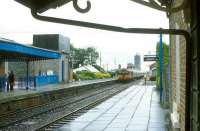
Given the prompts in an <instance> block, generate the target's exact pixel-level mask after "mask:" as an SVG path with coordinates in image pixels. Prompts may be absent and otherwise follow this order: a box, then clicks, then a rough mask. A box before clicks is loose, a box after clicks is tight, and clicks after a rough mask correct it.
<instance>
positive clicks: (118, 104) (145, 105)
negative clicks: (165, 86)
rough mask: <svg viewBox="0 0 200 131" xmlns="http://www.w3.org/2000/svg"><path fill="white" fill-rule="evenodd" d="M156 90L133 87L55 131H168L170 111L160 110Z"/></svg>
mask: <svg viewBox="0 0 200 131" xmlns="http://www.w3.org/2000/svg"><path fill="white" fill-rule="evenodd" d="M154 87H155V86H153V85H134V86H131V87H130V88H128V89H126V90H125V91H123V92H121V93H119V94H117V95H115V96H114V97H112V98H110V99H108V100H106V101H105V102H103V103H101V104H99V105H97V106H96V107H94V108H92V109H90V110H88V111H87V112H86V113H84V114H82V115H80V116H78V115H75V116H73V117H71V118H69V119H68V120H64V121H63V123H65V124H64V125H62V126H60V127H59V128H58V129H56V130H58V131H167V130H166V125H167V122H166V120H165V116H166V114H167V111H166V110H163V109H162V108H161V107H160V103H159V94H158V92H157V91H156V90H155V88H154ZM58 125H59V124H58ZM54 126H56V125H54ZM47 130H48V129H47ZM49 130H51V128H50V129H49Z"/></svg>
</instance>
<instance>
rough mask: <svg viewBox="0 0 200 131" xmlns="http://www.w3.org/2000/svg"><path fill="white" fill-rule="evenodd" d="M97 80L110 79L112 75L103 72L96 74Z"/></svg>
mask: <svg viewBox="0 0 200 131" xmlns="http://www.w3.org/2000/svg"><path fill="white" fill-rule="evenodd" d="M95 76H96V78H98V79H102V78H110V77H111V74H109V73H102V72H97V73H95Z"/></svg>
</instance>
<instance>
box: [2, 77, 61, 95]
mask: <svg viewBox="0 0 200 131" xmlns="http://www.w3.org/2000/svg"><path fill="white" fill-rule="evenodd" d="M56 83H58V76H57V75H50V76H35V77H32V76H30V77H28V78H27V77H18V78H17V79H16V80H15V85H14V89H31V90H36V88H37V87H40V86H45V85H48V84H56ZM7 84H8V79H7V78H5V77H0V91H6V90H7Z"/></svg>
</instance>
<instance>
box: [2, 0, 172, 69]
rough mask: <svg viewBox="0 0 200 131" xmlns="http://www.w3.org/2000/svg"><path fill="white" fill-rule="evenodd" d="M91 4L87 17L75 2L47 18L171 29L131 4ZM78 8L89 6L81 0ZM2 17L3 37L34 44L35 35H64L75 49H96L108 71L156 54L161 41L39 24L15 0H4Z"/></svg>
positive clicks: (125, 0) (162, 18)
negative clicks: (135, 56)
mask: <svg viewBox="0 0 200 131" xmlns="http://www.w3.org/2000/svg"><path fill="white" fill-rule="evenodd" d="M90 1H91V4H92V7H91V10H90V11H89V12H88V13H86V14H80V13H78V12H77V11H75V9H74V8H73V6H72V2H70V3H69V4H67V5H65V6H62V7H61V8H58V9H56V10H50V11H47V12H45V13H44V14H45V15H51V16H56V17H62V18H68V19H75V20H84V21H88V22H96V23H102V24H109V25H116V26H122V27H130V28H134V27H143V28H144V27H146V28H168V26H169V25H168V19H167V17H166V14H165V13H164V12H160V11H157V10H154V9H151V8H148V7H144V6H141V5H139V4H136V3H134V2H132V1H130V0H90ZM79 5H80V6H81V7H84V6H86V0H79ZM0 16H1V20H0V37H4V38H9V39H12V40H15V41H17V42H20V43H23V44H31V43H32V35H33V34H52V33H53V34H55V33H56V34H62V35H64V36H67V37H69V38H70V41H71V43H73V45H74V46H75V47H88V46H94V47H96V48H97V50H98V51H99V52H101V54H102V63H103V64H102V65H104V66H106V65H109V68H112V67H114V66H115V64H116V65H118V64H122V65H123V66H125V65H126V64H127V63H128V62H132V63H133V62H134V55H135V54H136V53H139V54H141V55H142V56H143V55H144V54H148V53H150V52H154V51H155V46H156V42H157V41H159V36H158V35H142V34H127V33H117V32H110V31H102V30H95V29H89V28H83V27H75V26H69V25H62V24H55V23H48V22H42V21H38V20H35V19H34V18H33V17H32V16H31V14H30V10H29V9H28V8H26V7H24V6H22V5H20V4H18V3H16V2H15V1H14V0H1V4H0ZM164 41H166V42H167V43H168V36H164ZM142 61H143V60H142ZM142 63H143V62H142ZM148 64H149V63H145V64H143V65H142V69H147V65H148Z"/></svg>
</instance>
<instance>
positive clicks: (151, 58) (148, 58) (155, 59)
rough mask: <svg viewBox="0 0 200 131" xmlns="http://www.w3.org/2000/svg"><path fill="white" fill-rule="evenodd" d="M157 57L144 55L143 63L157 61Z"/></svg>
mask: <svg viewBox="0 0 200 131" xmlns="http://www.w3.org/2000/svg"><path fill="white" fill-rule="evenodd" d="M158 60H159V58H158V56H157V55H144V61H158Z"/></svg>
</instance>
